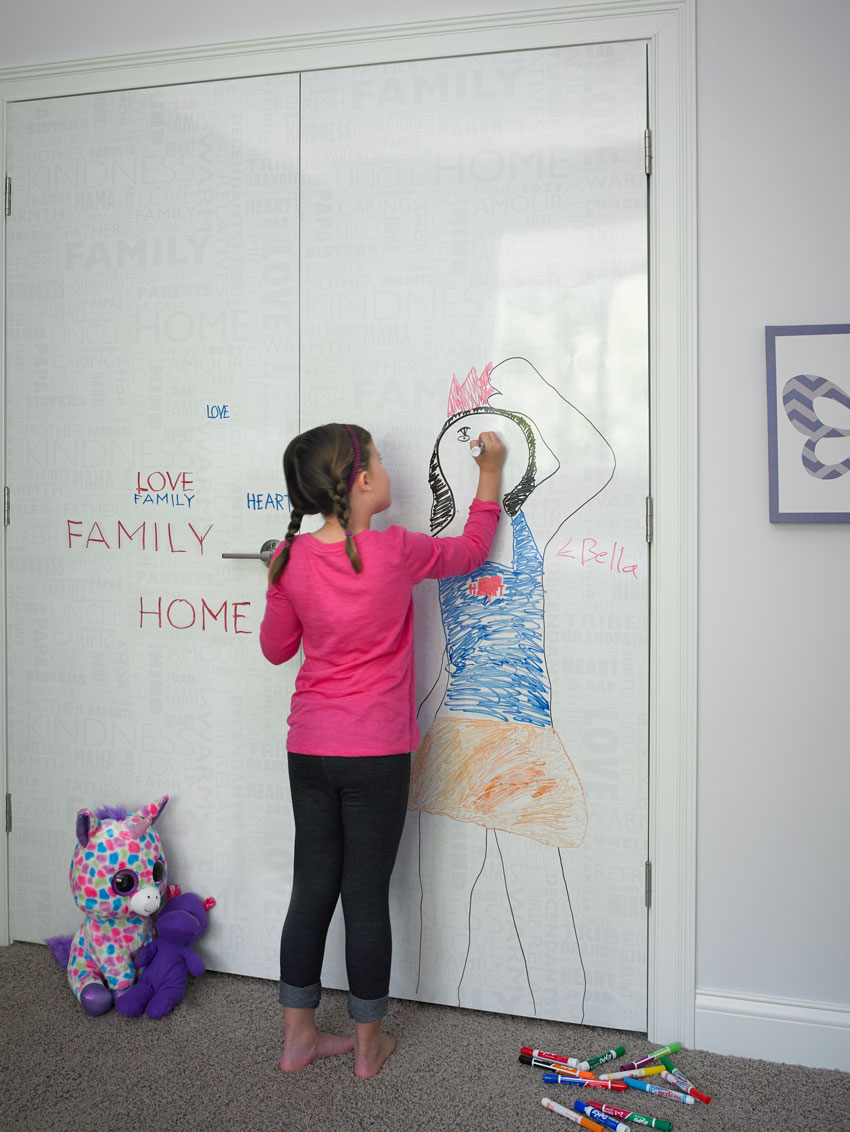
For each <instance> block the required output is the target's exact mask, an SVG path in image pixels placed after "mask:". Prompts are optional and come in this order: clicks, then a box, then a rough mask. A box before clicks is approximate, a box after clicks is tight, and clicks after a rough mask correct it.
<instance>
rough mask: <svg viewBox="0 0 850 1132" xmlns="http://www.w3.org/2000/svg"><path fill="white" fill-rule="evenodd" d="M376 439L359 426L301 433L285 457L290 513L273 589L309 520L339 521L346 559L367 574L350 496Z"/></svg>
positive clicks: (275, 566)
mask: <svg viewBox="0 0 850 1132" xmlns="http://www.w3.org/2000/svg"><path fill="white" fill-rule="evenodd" d="M371 447H372V437H371V436H370V435H369V433H368V432H367V431H366V429H365V428H360V426H359V425H342V424H327V425H319V427H318V428H311V429H309V430H308V431H307V432H302V433H301V434H300V436H296V437H295V439H294V440H291V441H290V442H289V444H288V445H287V447H286V451H285V452H284V454H283V474H284V476H285V477H286V488H287V491H288V493H289V506H290V508H291V511H290V517H289V527H288V529H287V531H286V536H285V537H284V540H283V550H282V551H281V552H280V554H276V555H275V557H274V558H273V559H272V563H271V566H270V567H269V584H270V585H274V583H275V582H276V581H277V579H278V578H279V577H280V575H281V574H282V573H283V571H284V570H285V569H286V564H287V562H288V561H289V552H290V548H291V546H292V543H293V540H294V539H295V536H296V535H297V534H298V532H299V531H300V530H301V523H302V520H303V519H304V516H305V515H331V514H333V515H336V517H337V519H338V520H339V522H340V525H341V527H342V529H343V530H344V531H345V553H346V554H347V555H348V558H349V561H350V562H351V565H352V566H353V568H354V570H355V571H356V573H358V574H359V573H360V571H361V570H362V569H363V567H362V565H361V562H360V556H359V555H358V553H357V547H356V546H355V545H354V539H353V537H352V535H351V531H350V530H349V523H350V520H351V499H350V492H351V488H352V487H353V485H354V480H355V479H356V477H357V473H358V472H361V471H362V470H363V469H364V468H366V467H367V465H368V463H369V455H370V452H371Z"/></svg>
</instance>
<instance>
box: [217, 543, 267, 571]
mask: <svg viewBox="0 0 850 1132" xmlns="http://www.w3.org/2000/svg"><path fill="white" fill-rule="evenodd" d="M279 541H280V540H279V539H276V538H270V539H268V541H267V542H264V543H263V545H262V546H261V547H260V553H259V554H222V556H221V557H222V558H256V559H257V560H258V561H259V562H262V563H263V564H264V565H266V566H267V565H268V564H269V562H271V560H272V555H273V554H274V552H275V548H276V547H277V544H278V542H279Z"/></svg>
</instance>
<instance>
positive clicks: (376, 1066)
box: [354, 1030, 398, 1077]
mask: <svg viewBox="0 0 850 1132" xmlns="http://www.w3.org/2000/svg"><path fill="white" fill-rule="evenodd" d="M397 1045H398V1039H397V1038H393V1037H390V1035H389V1034H385V1033H384V1032H383V1031H382V1030H381V1031H379V1032H378V1033H377V1035H375V1036H370V1037H369V1039H368V1040H364V1041H359V1042H358V1043H357V1045H356V1047H355V1051H354V1075H355V1077H376V1076H377V1075H378V1074H379V1073H380V1072H381V1067H382V1066H383V1064H384V1062H385V1061H386V1060H387V1058H388V1057H389V1056H390V1054H391V1053H392V1052H393V1050H394V1049H395V1047H396V1046H397Z"/></svg>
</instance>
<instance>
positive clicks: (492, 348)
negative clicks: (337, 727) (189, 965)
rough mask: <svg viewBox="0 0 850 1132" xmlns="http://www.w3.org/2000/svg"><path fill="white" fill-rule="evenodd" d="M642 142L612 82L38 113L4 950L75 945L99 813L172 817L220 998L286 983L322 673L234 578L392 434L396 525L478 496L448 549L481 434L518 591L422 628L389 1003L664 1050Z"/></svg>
mask: <svg viewBox="0 0 850 1132" xmlns="http://www.w3.org/2000/svg"><path fill="white" fill-rule="evenodd" d="M299 87H300V88H301V103H300V105H299ZM645 105H646V64H645V51H644V48H643V46H642V45H640V44H621V45H597V46H593V47H586V48H571V49H562V50H546V51H535V52H526V53H516V54H500V55H495V56H490V57H487V56H480V57H478V56H477V57H469V58H462V59H461V58H457V59H448V60H440V61H432V62H422V63H415V64H400V65H391V66H381V67H368V68H349V69H345V70H340V71H330V72H316V73H309V74H305V75H303V76H301V77H300V78H299V77H298V76H278V77H271V78H264V79H247V80H239V81H236V82H225V83H211V84H201V85H193V86H185V87H173V88H163V89H153V90H144V91H135V92H129V93H113V94H100V95H89V96H85V97H78V98H65V99H55V100H45V101H43V102H32V103H24V104H16V105H14V106H12V107H11V108H10V114H9V146H10V154H9V172H10V174H11V176H12V180H13V199H14V202H15V203H14V207H13V214H12V216H11V217H10V218H9V220H8V221H7V233H8V262H7V279H8V308H7V319H8V323H7V341H8V367H7V368H8V417H7V419H8V440H7V443H8V464H9V475H8V481H9V484H10V486H11V491H12V508H13V520H12V525H11V527H10V528H9V531H8V548H9V557H8V586H9V619H8V620H9V645H8V648H9V652H8V655H9V759H10V767H9V783H10V790H11V793H12V796H13V807H14V815H15V817H14V832H13V836H12V837H11V839H10V842H11V849H10V853H11V862H10V870H11V876H10V881H11V903H12V910H11V925H12V932H13V936H14V938H17V939H41V938H44V937H45V936H47V935H53V934H57V933H59V932H62V931H71V930H72V929H73V928H74V927H75V926H76V924H77V922H78V913H77V911H76V909H75V908H74V906H73V904H72V902H71V899H70V894H69V891H68V887H67V861H68V859H69V857H70V853H71V849H72V846H73V837H74V814H75V812H76V810H77V809H78V808H81V807H84V806H85V807H93V806H97V805H99V804H105V803H111V804H122V803H123V804H126V805H129V806H137V805H140V804H142V803H144V802H147V801H151V800H153V799H154V798H157V797H159V796H160V795H162V794H164V793H168V794H169V795H170V796H171V797H172V802H171V804H170V806H169V808H168V809H167V810H166V813H165V814H164V815H163V818H162V820H161V831H162V835H163V840H164V843H165V847H166V852H167V854H168V857H169V868H170V879H171V880H172V881H175V882H177V883H179V884H181V885H182V886H183V887H184V888H190V889H194V890H196V891H199V892H201V893H202V894H203V895H205V896H206V895H212V896H215V897H216V899H217V900H218V905H217V908H216V910H215V913H214V915H213V916H212V917H211V927H210V930H209V932H208V935H207V937H206V939H205V956H206V957H207V958H208V961H209V965H210V966H211V967H212V968H214V969H219V970H228V971H237V972H243V973H248V974H252V975H261V976H265V977H276V973H277V954H276V952H277V936H278V932H279V929H280V924H281V921H282V919H283V915H284V912H285V906H286V902H287V897H288V887H289V883H290V872H291V851H292V826H291V819H290V817H289V803H288V791H287V785H286V772H285V762H284V759H283V749H284V742H285V717H286V713H287V706H288V699H289V695H290V693H291V689H292V679H293V675H294V670H295V665H296V662H295V661H293V662H290V664H289V665H287V666H285V667H284V668H283V669H282V670H272V669H271V668H270V667H269V666H268V665H267V664H266V663H265V662H264V661H263V659H262V657H261V656H260V653H259V645H258V640H257V633H258V629H259V622H260V619H261V615H262V604H263V595H264V590H265V577H264V571H263V569H262V566H261V564H260V563H259V562H258V561H257V560H256V559H254V560H251V559H247V560H242V559H239V558H223V557H222V555H223V554H232V553H235V554H255V555H256V554H258V552H259V551H260V548H261V547H262V546H263V544H264V543H265V542H266V541H267V540H271V539H275V538H280V537H281V536H282V534H283V532H284V530H285V528H286V524H287V521H288V504H287V500H286V498H285V495H284V488H283V483H282V476H281V473H280V454H281V450H282V447H283V445H284V443H285V441H286V440H287V439H288V438H289V437H291V436H292V435H293V434H294V433H295V432H296V431H297V430H298V429H299V428H301V427H309V426H311V425H314V424H318V423H320V422H323V421H326V420H344V421H355V422H359V423H362V424H364V425H365V426H366V427H367V428H369V429H370V430H371V431H372V433H373V435H374V437H375V440H376V442H377V444H378V446H379V448H380V449H381V451H382V453H383V456H384V461H385V463H386V464H387V466H388V468H389V470H390V473H391V475H392V477H393V495H394V505H393V509H392V510H391V511H390V512H389V514H388V515H387V516H385V517H383V519H382V521H386V522H401V523H404V524H406V525H408V526H410V527H412V528H417V529H421V530H428V529H429V525H430V518H431V515H432V510H434V508H433V504H434V500H435V497H436V496H438V495H439V498H440V499H442V500H445V498H446V491H448V492H449V494H450V496H451V498H452V499H453V500H454V502H455V506H454V511H455V519H454V525H452V524H451V523H449V524H448V525H446V526H444V527H442V528H441V531H440V533H441V534H442V535H444V536H446V535H449V534H451V533H453V532H454V530H455V529H456V527H457V524H458V523H459V522H461V521H462V516H463V514H464V513H465V511H466V507H467V503H468V499H469V498H470V496H471V494H472V491H473V489H474V479H475V474H474V465H473V463H472V461H471V458H470V457H469V456H468V436H469V435H471V434H472V432H473V430H475V429H477V428H480V427H481V426H483V425H484V424H485V423H486V426H487V427H496V428H498V429H500V431H502V432H503V434H504V435H505V438H506V441H507V442H508V446H509V457H508V463H507V465H506V469H505V484H506V488H507V489H508V490H509V498H508V499H507V500H506V505H505V512H506V514H505V516H504V517H503V520H502V523H501V529H500V534H499V536H498V537H497V541H496V544H495V545H494V548H493V552H492V554H491V558H490V561H489V562H488V564H487V566H486V567H485V569H483V570H482V571H479V572H478V573H477V574H476V576H475V577H473V578H471V579H469V580H468V581H467V582H466V583H464V584H462V585H459V586H455V588H454V589H451V588H446V587H443V588H439V587H438V586H437V585H436V584H435V583H428V584H426V585H423V586H422V587H421V588H420V590H419V591H418V592H417V595H416V607H417V625H418V636H417V671H418V702H419V703H420V726H421V730H422V734H423V750H422V751H421V752H420V757H419V759H418V762H417V777H416V783H415V790H414V793H413V794H412V796H411V810H410V814H409V820H408V825H407V829H406V833H405V838H404V840H403V843H402V848H401V852H400V856H399V862H398V866H397V869H396V874H395V877H394V886H393V915H394V924H395V965H394V972H393V985H392V993H393V994H396V995H399V996H402V997H418V998H422V999H425V1000H429V1001H437V1002H449V1003H460V1004H461V1005H465V1006H473V1007H477V1008H481V1009H487V1010H495V1011H507V1012H512V1013H518V1014H524V1015H525V1014H536V1015H538V1016H540V1017H548V1018H563V1019H576V1020H579V1019H583V1020H584V1021H586V1022H588V1023H594V1024H602V1025H610V1026H618V1027H623V1028H629V1029H641V1028H642V1027H643V1026H644V1025H645V1020H646V1004H645V988H646V910H645V907H644V883H643V868H644V865H643V863H644V860H645V857H646V841H647V734H646V727H647V720H646V703H647V599H648V598H647V595H648V589H647V573H648V561H647V559H648V554H647V547H646V543H645V533H644V500H645V497H646V495H647V494H648V487H647V469H648V446H647V406H648V381H647V302H646V282H647V280H646V275H647V269H646V246H647V230H646V225H647V221H646V187H645V179H644V171H643V151H644V117H645ZM447 426H448V427H447ZM436 511H437V512H440V511H441V509H440V507H438V508H436ZM441 513H442V512H441ZM444 517H445V518H449V517H450V516H448V515H447V514H446V515H444ZM466 617H468V618H471V621H469V622H467V621H465V620H464V618H466ZM467 624H472V625H473V627H474V632H473V634H472V637H471V638H470V637H469V636H468V635H466V634H465V629H464V627H465V626H466V625H467ZM470 640H471V641H472V648H471V650H470V647H469V645H470ZM352 739H353V741H355V740H356V736H353V737H352ZM452 782H459V783H460V784H461V786H462V787H463V788H462V789H461V788H456V787H455V786H451V785H450V783H452ZM469 783H472V784H473V785H472V787H471V788H470V789H469V790H466V785H467V784H469ZM323 977H324V981H325V983H326V985H328V986H338V987H343V986H345V985H346V983H345V971H344V963H343V961H342V934H341V930H340V924H339V923H336V924H335V926H334V930H333V933H332V938H331V940H330V944H329V950H328V957H327V964H326V970H325V972H324V976H323Z"/></svg>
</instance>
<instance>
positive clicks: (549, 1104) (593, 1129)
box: [540, 1097, 606, 1132]
mask: <svg viewBox="0 0 850 1132" xmlns="http://www.w3.org/2000/svg"><path fill="white" fill-rule="evenodd" d="M540 1103H541V1104H542V1105H543V1107H544V1108H551V1110H552V1112H557V1114H558V1115H559V1116H565V1117H566V1118H567V1120H571V1121H572V1122H573V1124H580V1125H581V1127H582V1128H586V1129H587V1132H606V1129H605V1128H603V1127H602V1125H601V1124H597V1123H596V1121H595V1120H588V1119H587V1117H586V1116H579V1114H578V1113H577V1112H572V1111H571V1110H570V1109H568V1108H564V1106H563V1105H561V1104H558V1103H557V1102H556V1101H550V1100H549V1098H548V1097H544V1098H543V1100H542V1101H541V1102H540Z"/></svg>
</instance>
